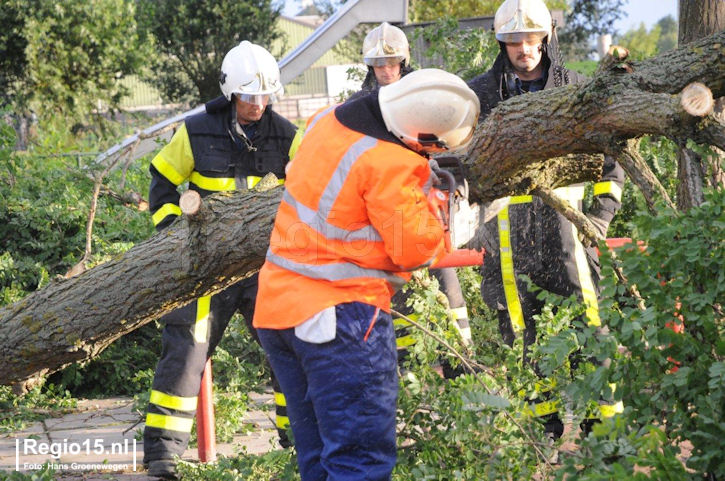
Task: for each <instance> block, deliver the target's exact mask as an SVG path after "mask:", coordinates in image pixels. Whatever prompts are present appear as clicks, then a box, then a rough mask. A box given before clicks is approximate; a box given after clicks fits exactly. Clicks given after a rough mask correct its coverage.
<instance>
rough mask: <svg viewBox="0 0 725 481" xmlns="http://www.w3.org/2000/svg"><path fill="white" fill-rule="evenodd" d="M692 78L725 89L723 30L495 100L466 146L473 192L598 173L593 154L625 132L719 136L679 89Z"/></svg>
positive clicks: (619, 146) (621, 140) (526, 187)
mask: <svg viewBox="0 0 725 481" xmlns="http://www.w3.org/2000/svg"><path fill="white" fill-rule="evenodd" d="M694 82H701V83H702V84H704V85H705V86H707V87H708V88H709V89H710V91H711V92H712V95H713V96H714V97H721V96H723V95H725V31H722V32H719V33H717V34H715V35H712V36H710V37H707V38H706V39H703V40H700V41H698V42H694V43H691V44H688V45H686V46H685V47H683V48H681V49H678V50H674V51H671V52H667V53H665V54H663V55H660V56H658V57H655V58H652V59H649V60H646V61H643V62H639V63H633V64H631V65H629V64H625V63H623V62H620V63H614V66H613V67H612V68H611V69H609V70H606V71H604V72H599V73H598V74H597V75H595V76H594V78H592V79H591V81H589V82H585V83H583V84H577V85H568V86H566V87H562V88H558V89H551V90H544V91H541V92H536V93H535V94H527V95H519V96H516V97H512V98H510V99H508V100H507V101H505V102H502V103H500V104H499V105H498V106H497V107H496V108H495V109H494V110H493V111H492V112H491V114H490V115H489V116H488V117H487V118H486V119H485V121H484V122H482V123H481V125H480V126H479V128H478V129H477V132H476V134H475V137H474V140H473V142H472V144H471V147H470V148H469V152H470V153H469V154H468V157H467V162H466V164H467V166H468V169H469V172H470V179H469V181H470V183H471V195H472V196H473V199H474V200H479V201H486V200H492V199H495V198H499V197H504V196H507V195H513V194H523V193H528V192H530V191H531V190H532V189H534V188H536V187H544V188H556V187H560V186H563V185H569V184H572V183H576V182H583V181H587V180H592V179H596V178H597V176H598V175H599V173H600V171H601V158H600V157H598V156H594V155H592V154H601V153H606V154H610V155H613V156H615V157H617V156H618V155H619V153H620V152H621V150H623V149H624V148H626V145H625V141H626V140H627V139H630V138H634V137H639V136H641V135H644V134H653V135H662V136H665V137H669V138H671V139H675V140H679V139H687V138H692V139H693V140H695V141H696V142H698V141H700V142H701V141H702V140H703V138H704V137H706V136H707V139H708V140H711V141H716V142H718V143H720V142H719V141H720V140H721V138H720V139H719V138H718V135H722V132H724V131H725V128H724V127H723V124H722V123H721V122H719V121H718V120H717V119H716V118H714V117H713V116H712V114H709V115H708V116H707V117H705V118H704V121H703V118H701V117H697V116H693V115H691V114H690V113H688V112H687V111H686V110H685V108H684V107H683V106H682V103H681V93H682V91H683V90H684V89H685V88H686V87H687V86H688V85H690V84H691V83H694ZM704 125H707V128H706V130H707V131H708V132H707V133H706V132H704V131H703V129H704V128H705V127H704ZM714 132H717V134H715V133H714ZM716 146H717V147H720V148H722V147H723V146H722V145H716ZM570 154H579V155H576V156H572V155H570Z"/></svg>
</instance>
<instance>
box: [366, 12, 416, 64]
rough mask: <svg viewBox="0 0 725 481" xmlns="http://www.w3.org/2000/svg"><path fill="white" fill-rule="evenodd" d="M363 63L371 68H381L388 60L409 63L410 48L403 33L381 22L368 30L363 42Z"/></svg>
mask: <svg viewBox="0 0 725 481" xmlns="http://www.w3.org/2000/svg"><path fill="white" fill-rule="evenodd" d="M362 53H363V61H364V62H365V64H366V65H369V66H371V67H382V66H384V65H386V64H387V62H389V61H390V60H389V59H394V60H397V61H398V62H403V61H404V62H405V65H408V64H409V63H410V47H409V46H408V38H407V37H406V36H405V33H403V31H402V30H401V29H399V28H398V27H395V26H393V25H390V24H389V23H388V22H383V23H381V24H380V25H378V26H377V27H375V28H374V29H372V30H370V31H369V32H368V34H367V35H366V36H365V40H364V41H363V48H362Z"/></svg>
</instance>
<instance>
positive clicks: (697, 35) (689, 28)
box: [677, 0, 725, 45]
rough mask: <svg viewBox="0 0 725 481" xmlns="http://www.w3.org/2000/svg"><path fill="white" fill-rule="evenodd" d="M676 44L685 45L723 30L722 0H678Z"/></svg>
mask: <svg viewBox="0 0 725 481" xmlns="http://www.w3.org/2000/svg"><path fill="white" fill-rule="evenodd" d="M679 17H680V20H679V31H678V32H677V37H678V38H677V42H678V44H679V45H685V44H686V43H690V42H692V41H693V40H698V39H701V38H703V37H706V36H708V35H712V34H713V33H715V32H719V31H720V30H723V29H725V2H723V1H722V0H680V11H679Z"/></svg>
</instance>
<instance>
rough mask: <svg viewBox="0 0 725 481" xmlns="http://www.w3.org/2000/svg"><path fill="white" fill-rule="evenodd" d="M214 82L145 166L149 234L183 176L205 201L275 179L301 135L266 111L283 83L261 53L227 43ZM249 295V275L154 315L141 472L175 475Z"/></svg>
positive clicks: (173, 214) (173, 204)
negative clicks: (217, 356)
mask: <svg viewBox="0 0 725 481" xmlns="http://www.w3.org/2000/svg"><path fill="white" fill-rule="evenodd" d="M220 86H221V90H222V93H223V94H224V95H223V96H220V97H218V98H217V99H214V100H212V101H210V102H208V103H207V104H206V106H205V107H206V109H205V112H202V113H199V114H196V115H193V116H190V117H188V118H187V119H186V120H185V121H184V124H183V125H182V126H181V127H180V128H179V130H178V131H177V132H176V133H175V134H174V136H173V138H172V139H171V141H170V142H169V144H168V145H166V146H165V147H164V148H163V149H162V150H161V151H160V152H159V153H158V155H156V157H154V159H153V160H152V162H151V167H150V171H151V187H150V193H149V202H150V210H151V214H152V219H153V222H154V225H155V226H156V229H157V230H162V229H164V228H166V227H167V226H169V225H170V224H172V222H173V221H174V219H176V218H177V217H178V216H179V215H180V214H181V210H180V208H179V196H180V194H179V192H178V190H177V189H178V187H179V185H181V184H182V183H184V182H187V181H188V186H189V187H188V188H189V189H191V190H195V191H197V192H198V193H199V194H200V195H201V196H202V197H204V196H206V195H209V194H212V193H214V192H222V191H230V190H236V189H249V188H252V187H253V186H254V185H255V184H256V183H257V182H259V181H260V180H261V179H262V177H264V175H265V174H267V173H269V172H272V173H274V174H275V175H276V176H277V177H278V178H279V179H284V177H285V166H286V164H287V163H288V162H289V160H290V159H291V158H292V157H293V156H294V153H295V152H296V150H297V146H298V145H299V143H300V141H301V132H300V131H299V130H297V128H296V127H295V126H294V125H293V124H292V123H291V122H289V121H288V120H286V119H285V118H283V117H281V116H280V115H278V114H277V113H275V112H274V111H273V110H272V109H271V108H268V104H269V103H271V102H273V101H274V99H275V98H276V97H277V96H279V95H281V93H282V92H283V88H282V84H281V83H280V75H279V68H278V66H277V62H276V61H275V59H274V58H273V57H272V55H271V54H270V53H269V52H267V50H265V49H264V48H262V47H260V46H258V45H255V44H253V43H250V42H248V41H243V42H241V43H240V44H239V45H238V46H236V47H234V48H233V49H231V50H230V51H229V52H228V53H227V55H226V56H225V57H224V61H223V63H222V68H221V77H220ZM280 182H281V181H280ZM256 294H257V275H256V274H255V275H254V276H252V277H249V278H247V279H244V280H242V281H240V282H238V283H236V284H234V285H232V286H231V287H229V288H227V289H226V290H224V291H222V292H220V293H218V294H215V295H213V296H205V297H201V298H199V299H197V300H196V301H194V302H192V303H191V304H189V305H187V306H185V307H183V308H181V309H178V310H175V311H173V312H171V313H169V314H167V315H166V316H165V317H164V318H163V319H162V322H163V323H164V330H163V334H162V353H161V359H160V360H159V363H158V365H157V367H156V372H155V374H154V381H153V385H152V388H151V397H150V400H149V406H148V413H147V415H146V426H145V429H144V464H145V465H146V466H148V469H149V474H150V475H152V476H158V477H163V478H169V479H174V478H175V461H174V456H180V455H181V454H182V453H183V452H184V450H185V449H186V446H187V444H188V442H189V435H190V433H191V427H192V422H193V419H194V415H195V412H196V406H197V395H198V392H199V387H200V383H201V377H202V374H203V370H204V365H205V364H206V361H207V359H209V358H210V357H211V355H212V353H213V352H214V349H215V348H216V346H217V345H218V344H219V341H220V340H221V337H222V335H223V333H224V330H225V328H226V326H227V324H228V323H229V320H230V318H231V317H232V315H233V314H234V313H235V312H237V311H239V312H240V313H241V314H242V315H243V316H244V319H245V321H247V324H248V326H249V328H250V330H251V332H252V333H253V336H254V337H255V339H257V337H256V331H255V330H254V329H253V328H252V327H251V321H252V318H253V315H254V303H255V299H256ZM257 340H258V339H257ZM273 378H274V376H273ZM273 384H274V385H275V386H276V381H275V380H274V379H273ZM279 391H280V390H279V389H278V388H276V387H275V400H276V401H277V405H278V406H277V407H278V409H277V414H278V416H277V426H278V428H280V435H281V440H282V442H284V440H285V439H286V436H285V431H284V429H286V426H287V424H288V422H289V421H288V420H287V418H286V416H285V413H284V407H285V400H284V396H282V395H281V393H280V392H279Z"/></svg>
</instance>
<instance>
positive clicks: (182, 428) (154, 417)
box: [146, 413, 194, 433]
mask: <svg viewBox="0 0 725 481" xmlns="http://www.w3.org/2000/svg"><path fill="white" fill-rule="evenodd" d="M193 424H194V418H181V417H179V416H167V415H165V414H156V413H148V414H146V426H148V427H150V428H158V429H167V430H169V431H179V432H182V433H190V432H191V426H192V425H193Z"/></svg>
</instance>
